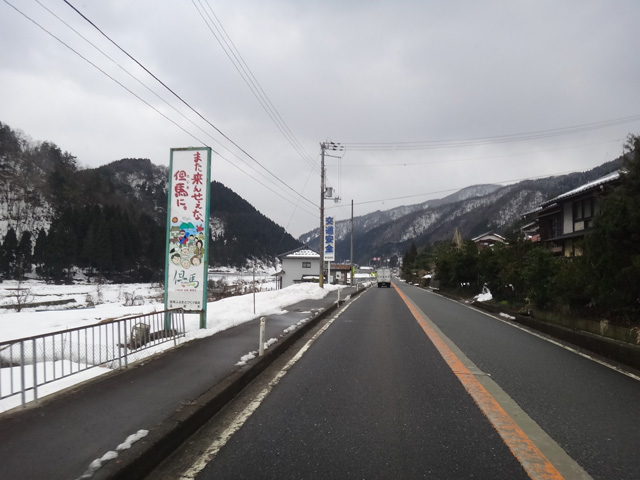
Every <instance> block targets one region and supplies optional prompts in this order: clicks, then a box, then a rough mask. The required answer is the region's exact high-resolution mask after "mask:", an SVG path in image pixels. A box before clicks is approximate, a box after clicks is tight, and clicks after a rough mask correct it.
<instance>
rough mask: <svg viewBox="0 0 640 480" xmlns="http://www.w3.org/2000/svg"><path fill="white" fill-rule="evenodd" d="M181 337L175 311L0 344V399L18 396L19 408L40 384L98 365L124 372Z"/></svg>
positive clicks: (179, 314)
mask: <svg viewBox="0 0 640 480" xmlns="http://www.w3.org/2000/svg"><path fill="white" fill-rule="evenodd" d="M184 335H185V319H184V312H183V310H182V309H175V310H164V311H161V312H154V313H150V314H146V315H137V316H132V317H126V318H121V319H117V320H109V321H107V322H104V323H98V324H95V325H91V326H87V327H77V328H71V329H68V330H61V331H58V332H53V333H47V334H43V335H36V336H33V337H27V338H20V339H17V340H9V341H5V342H0V399H5V398H8V397H12V396H14V395H21V399H22V406H23V407H24V406H25V405H26V404H27V402H29V401H32V400H37V399H38V387H40V386H42V385H46V384H48V383H51V382H54V381H56V380H60V379H62V378H65V377H69V376H71V375H75V374H77V373H80V372H84V371H86V370H89V369H91V368H94V367H98V366H100V367H106V368H110V369H114V370H115V369H121V368H125V367H127V366H128V365H129V363H131V362H135V361H136V360H139V359H141V358H144V357H146V356H148V354H149V352H148V351H147V350H149V349H150V348H152V347H155V346H156V345H159V344H162V343H166V342H170V341H173V342H174V344H175V345H177V341H178V338H179V337H184ZM30 392H32V395H28V393H30ZM27 397H32V398H27Z"/></svg>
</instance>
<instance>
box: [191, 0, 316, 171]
mask: <svg viewBox="0 0 640 480" xmlns="http://www.w3.org/2000/svg"><path fill="white" fill-rule="evenodd" d="M197 1H198V4H199V5H200V8H202V10H203V11H204V15H203V13H202V12H201V11H200V8H198V5H196V2H195V0H191V3H192V4H193V6H194V7H195V8H196V10H197V11H198V13H199V14H200V17H201V18H202V20H203V21H204V22H205V24H206V25H207V28H208V29H209V31H210V32H211V34H212V35H213V37H214V38H215V39H216V41H217V42H218V44H220V47H221V48H222V50H223V51H224V53H225V54H226V56H227V58H228V59H229V61H231V63H232V64H233V66H234V67H235V69H236V71H237V72H238V74H239V75H240V77H241V78H242V80H243V81H244V82H245V84H246V85H247V86H248V87H249V89H250V90H251V93H253V95H254V96H255V97H256V99H257V100H258V102H259V103H260V105H261V106H262V108H263V109H264V111H265V112H266V113H267V115H268V116H269V118H271V120H272V121H273V123H274V124H275V125H276V127H277V128H278V129H279V130H280V132H281V133H282V135H283V136H284V137H285V139H286V140H287V141H288V142H289V143H290V144H291V146H292V147H293V148H294V150H296V152H297V153H298V154H299V155H300V157H301V158H302V159H303V160H304V161H305V162H307V163H308V164H309V165H310V166H311V167H312V168H313V169H314V170H316V171H317V172H318V173H319V170H318V167H317V165H316V163H315V162H314V161H313V160H312V159H311V157H310V156H309V154H308V153H307V152H306V151H305V150H304V147H303V146H302V144H301V143H300V142H299V141H298V139H297V138H296V136H295V135H294V134H293V132H292V131H291V129H290V128H289V126H288V125H287V124H286V122H285V121H284V119H283V118H282V116H281V115H280V113H279V112H278V110H277V109H276V107H275V106H274V105H273V103H272V102H271V99H270V98H269V96H268V95H267V94H266V92H265V91H264V89H263V88H262V85H261V84H260V82H259V81H258V79H257V78H256V76H255V75H254V74H253V72H252V71H251V68H250V67H249V65H248V64H247V63H246V61H245V60H244V58H243V57H242V54H241V53H240V51H239V50H238V49H237V47H236V46H235V44H234V43H233V40H232V39H231V37H230V36H229V34H228V33H227V31H226V30H225V28H224V26H223V25H222V22H221V21H220V19H219V18H218V16H217V15H216V14H215V12H214V11H213V8H212V7H211V4H210V3H209V0H205V3H206V5H207V7H208V9H209V11H210V12H211V15H209V12H208V11H207V9H205V8H204V6H203V5H202V1H201V0H197ZM205 15H206V18H205ZM212 16H213V18H212ZM207 18H208V21H207ZM214 19H215V21H214ZM212 26H213V28H212ZM214 29H215V30H216V32H218V33H217V34H216V32H214Z"/></svg>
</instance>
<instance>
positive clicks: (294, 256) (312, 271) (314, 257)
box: [279, 245, 320, 288]
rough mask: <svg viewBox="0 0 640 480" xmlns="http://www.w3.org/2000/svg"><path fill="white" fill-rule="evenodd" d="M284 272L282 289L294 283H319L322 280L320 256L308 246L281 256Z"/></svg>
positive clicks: (282, 274)
mask: <svg viewBox="0 0 640 480" xmlns="http://www.w3.org/2000/svg"><path fill="white" fill-rule="evenodd" d="M280 261H281V262H282V271H281V272H279V274H280V275H281V277H282V280H281V287H282V288H286V287H288V286H289V285H293V284H294V283H302V282H318V281H319V280H320V279H319V277H320V254H319V253H318V252H315V251H313V250H311V249H310V248H309V247H307V246H306V245H305V246H303V247H300V248H297V249H295V250H292V251H290V252H287V253H283V254H282V255H280Z"/></svg>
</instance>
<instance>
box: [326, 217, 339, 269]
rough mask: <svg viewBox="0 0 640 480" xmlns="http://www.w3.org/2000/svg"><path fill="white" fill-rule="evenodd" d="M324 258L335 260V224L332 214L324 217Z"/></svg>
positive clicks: (329, 260) (328, 260) (330, 260)
mask: <svg viewBox="0 0 640 480" xmlns="http://www.w3.org/2000/svg"><path fill="white" fill-rule="evenodd" d="M323 236H324V242H323V243H324V259H325V260H326V261H327V262H335V261H336V226H335V221H334V218H333V215H331V216H329V215H327V216H325V217H324V232H323Z"/></svg>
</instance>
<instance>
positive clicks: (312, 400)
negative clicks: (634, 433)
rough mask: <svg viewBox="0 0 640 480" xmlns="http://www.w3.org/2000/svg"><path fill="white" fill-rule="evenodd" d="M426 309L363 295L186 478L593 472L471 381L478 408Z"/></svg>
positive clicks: (396, 298) (378, 294)
mask: <svg viewBox="0 0 640 480" xmlns="http://www.w3.org/2000/svg"><path fill="white" fill-rule="evenodd" d="M434 298H436V297H435V296H434ZM438 300H440V299H438ZM407 302H408V304H407ZM408 305H410V306H408ZM464 311H465V312H467V313H468V314H470V315H472V316H476V315H480V314H478V313H477V312H475V311H473V310H469V309H464ZM421 315H422V314H421V313H420V310H419V309H417V308H416V307H415V305H411V302H410V301H408V299H403V298H402V297H401V295H399V294H398V293H397V292H396V291H395V290H394V289H391V290H387V289H370V290H369V291H367V292H366V293H365V294H364V295H363V296H362V297H360V298H358V299H356V300H355V301H354V302H353V303H352V304H351V305H350V307H349V308H348V309H346V310H344V311H343V312H341V313H340V315H339V317H338V318H336V319H335V320H334V321H333V323H332V324H331V325H330V327H329V328H327V329H326V330H324V331H323V333H322V334H321V335H320V336H318V337H317V338H316V339H315V341H314V343H313V344H312V346H311V347H310V348H309V349H308V350H307V351H306V353H304V355H301V356H298V358H297V362H296V363H295V364H293V365H292V366H290V367H289V368H288V370H287V373H286V375H283V376H281V378H280V379H279V383H278V384H277V386H275V387H274V388H273V389H272V390H271V391H270V393H269V394H268V395H266V397H264V398H261V399H260V402H261V403H260V404H259V406H258V407H257V408H256V409H255V412H254V413H253V414H252V415H251V416H249V417H248V419H246V420H245V419H243V421H244V422H245V423H244V425H243V426H242V427H241V428H240V429H239V430H238V431H237V432H235V433H234V434H233V435H232V436H231V437H230V438H229V439H228V440H226V441H225V442H222V443H221V442H220V441H219V440H216V442H214V443H215V444H216V447H215V456H213V455H212V457H213V458H212V459H211V461H210V462H209V463H208V464H207V465H206V466H205V465H204V464H203V465H202V466H200V467H198V468H197V469H195V470H194V469H191V472H190V473H189V475H187V476H184V477H182V478H198V479H210V478H510V479H518V478H535V479H543V478H544V479H552V478H562V475H564V476H565V477H566V478H589V477H588V475H587V474H586V473H585V472H584V471H582V470H581V469H580V467H579V466H577V465H576V464H575V463H574V462H572V460H571V459H570V458H569V457H568V456H566V455H565V454H564V453H563V452H562V450H561V449H560V448H558V447H557V445H555V444H553V441H552V440H550V439H548V438H545V436H544V432H537V433H538V434H539V435H538V436H537V437H536V438H535V441H534V439H531V438H529V437H528V435H527V433H525V431H524V430H523V429H522V428H521V427H520V426H519V425H517V424H515V423H514V422H512V421H511V419H510V417H509V414H508V413H507V412H506V410H505V409H504V408H502V406H501V405H500V404H499V403H498V402H497V401H496V400H495V399H493V397H492V394H490V393H489V390H488V389H486V388H484V387H482V385H480V386H479V387H478V385H476V386H475V387H474V388H475V390H476V391H479V392H482V391H483V390H484V393H483V394H482V395H484V398H485V401H488V402H489V403H490V404H492V407H491V408H490V409H489V412H488V413H487V409H486V408H485V413H483V411H482V410H481V409H480V408H478V405H477V404H476V403H475V401H474V398H472V396H470V395H469V393H468V392H467V391H468V390H469V387H468V385H466V384H465V383H464V382H462V380H461V378H463V377H465V376H466V377H476V376H479V377H482V376H485V377H486V375H482V374H481V373H480V374H479V375H478V372H474V371H473V370H469V369H468V368H467V367H466V366H465V365H464V364H463V363H461V362H460V363H455V359H456V358H457V357H455V355H454V354H453V353H452V352H453V351H451V355H453V356H451V355H449V354H445V357H447V355H448V356H449V358H447V360H445V358H443V353H442V352H443V348H442V345H438V343H439V342H440V343H443V342H445V340H442V339H440V340H438V338H439V337H437V334H436V333H434V332H435V331H434V332H430V331H427V330H428V329H425V328H424V319H420V316H421ZM417 319H418V321H416V320H417ZM472 321H473V320H472ZM494 321H495V320H494ZM427 334H428V335H429V336H427ZM430 338H431V339H430ZM434 343H435V345H434ZM436 345H437V346H438V348H436ZM445 346H446V344H445ZM452 361H453V363H452ZM451 366H453V368H454V370H455V371H454V370H452V368H451ZM465 368H466V371H463V370H464V369H465ZM472 368H474V367H473V366H472ZM476 401H477V399H476ZM491 402H493V403H491ZM486 415H489V416H492V417H493V418H492V421H490V420H489V419H488V417H487V416H486ZM492 422H493V423H492ZM525 423H526V422H525ZM533 430H535V429H533ZM529 431H532V430H531V429H529ZM505 432H507V433H506V434H505ZM534 433H536V432H534ZM536 442H540V443H542V444H544V445H543V448H542V449H541V448H539V447H538V446H537V443H536ZM514 445H515V446H514ZM543 450H545V452H544V453H543ZM552 460H553V462H555V463H552ZM556 463H557V464H558V465H556Z"/></svg>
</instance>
